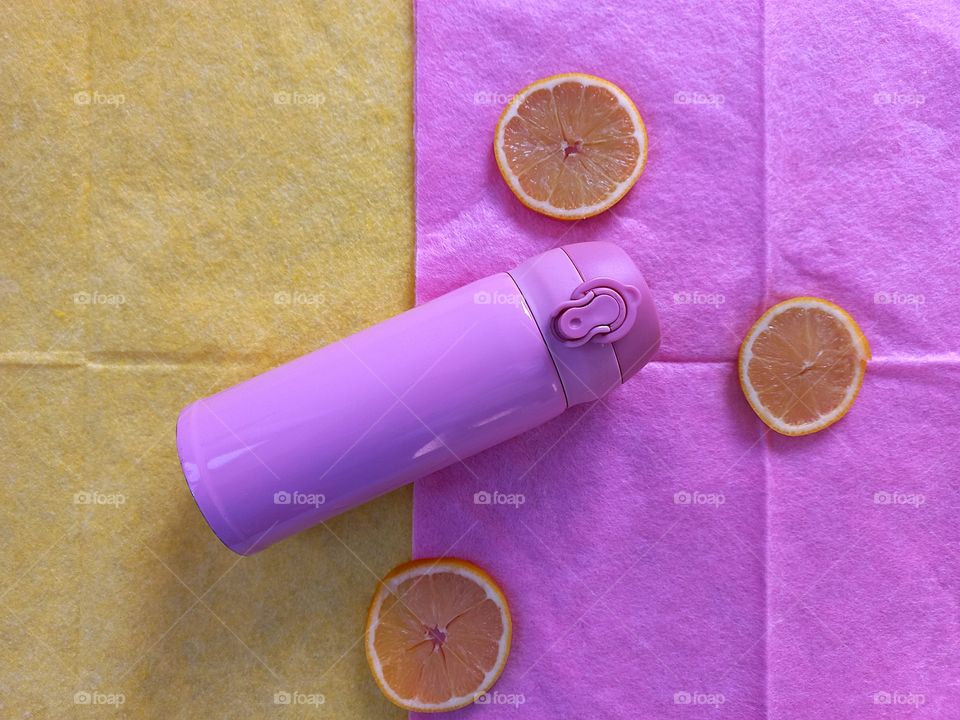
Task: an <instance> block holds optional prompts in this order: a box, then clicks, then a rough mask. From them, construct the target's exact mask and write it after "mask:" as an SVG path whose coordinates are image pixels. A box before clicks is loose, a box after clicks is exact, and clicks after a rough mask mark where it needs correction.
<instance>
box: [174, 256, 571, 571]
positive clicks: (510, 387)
mask: <svg viewBox="0 0 960 720" xmlns="http://www.w3.org/2000/svg"><path fill="white" fill-rule="evenodd" d="M566 405H567V403H566V399H565V396H564V390H563V387H562V386H561V381H560V378H559V376H558V373H557V369H556V366H555V363H554V361H553V359H552V357H551V354H550V352H549V350H548V349H547V347H546V345H545V343H544V340H543V337H542V335H541V331H540V330H539V329H538V326H537V322H536V320H535V319H534V318H533V316H532V314H531V310H530V308H529V307H528V305H527V303H526V302H525V300H524V298H523V296H522V295H521V294H520V291H519V290H518V288H517V285H516V283H515V282H514V280H513V279H512V278H511V277H510V275H508V274H507V273H500V274H497V275H492V276H490V277H487V278H484V279H482V280H478V281H476V282H474V283H471V284H469V285H466V286H464V287H462V288H459V289H457V290H455V291H453V292H451V293H448V294H447V295H444V296H442V297H439V298H437V299H435V300H433V301H431V302H429V303H426V304H424V305H421V306H419V307H416V308H413V309H412V310H409V311H407V312H405V313H403V314H401V315H398V316H396V317H393V318H391V319H389V320H386V321H384V322H382V323H380V324H378V325H375V326H373V327H371V328H368V329H366V330H363V331H361V332H359V333H357V334H355V335H352V336H350V337H348V338H345V339H343V340H341V341H339V342H335V343H333V344H331V345H328V346H326V347H324V348H321V349H320V350H317V351H315V352H312V353H310V354H309V355H306V356H304V357H301V358H299V359H297V360H294V361H293V362H290V363H287V364H286V365H283V366H280V367H278V368H275V369H273V370H270V371H268V372H266V373H264V374H262V375H259V376H257V377H255V378H252V379H250V380H248V381H246V382H244V383H241V384H240V385H237V386H235V387H233V388H230V389H228V390H225V391H223V392H221V393H218V394H217V395H214V396H212V397H209V398H205V399H203V400H199V401H197V402H195V403H193V404H192V405H190V406H188V407H187V408H185V409H184V411H183V412H182V413H181V416H180V419H179V422H178V426H177V446H178V450H179V453H180V459H181V465H182V467H183V470H184V474H185V476H186V478H187V482H188V484H189V486H190V489H191V491H192V492H193V494H194V497H195V498H196V500H197V503H198V505H199V506H200V509H201V511H202V512H203V514H204V517H205V518H206V519H207V521H208V523H209V524H210V526H211V527H212V529H213V530H214V532H216V534H217V535H218V536H219V537H220V539H221V540H222V541H223V542H224V543H225V544H226V545H227V546H228V547H230V548H231V549H233V550H235V551H236V552H239V553H243V554H252V553H253V552H257V551H259V550H262V549H263V548H265V547H267V546H269V545H271V544H272V543H274V542H277V541H278V540H281V539H283V538H285V537H288V536H290V535H292V534H294V533H296V532H299V531H300V530H303V529H305V528H307V527H310V526H312V525H315V524H317V523H319V522H322V521H324V520H326V519H328V518H330V517H332V516H334V515H337V514H339V513H341V512H343V511H345V510H347V509H349V508H352V507H354V506H356V505H359V504H361V503H363V502H366V501H368V500H371V499H372V498H374V497H376V496H378V495H381V494H383V493H386V492H388V491H390V490H393V489H394V488H397V487H399V486H401V485H403V484H405V483H408V482H410V481H412V480H414V479H416V478H418V477H422V476H424V475H427V474H430V473H432V472H435V471H437V470H440V469H441V468H444V467H446V466H448V465H450V464H452V463H455V462H458V461H459V460H460V459H463V458H467V457H469V456H470V455H473V454H475V453H477V452H480V451H481V450H484V449H486V448H488V447H491V446H493V445H495V444H497V443H499V442H502V441H503V440H506V439H508V438H510V437H513V436H515V435H518V434H520V433H522V432H524V431H526V430H528V429H530V428H532V427H535V426H537V425H540V424H541V423H544V422H546V421H548V420H550V419H551V418H553V417H555V416H556V415H559V414H560V413H561V412H562V411H563V410H564V409H565V408H566Z"/></svg>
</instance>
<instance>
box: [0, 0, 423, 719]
mask: <svg viewBox="0 0 960 720" xmlns="http://www.w3.org/2000/svg"><path fill="white" fill-rule="evenodd" d="M2 26H3V27H2V31H0V65H2V71H0V218H2V222H0V312H2V315H3V322H2V323H0V437H2V438H3V449H2V450H0V458H2V460H3V462H2V470H0V480H2V482H0V506H2V509H0V545H2V547H3V554H2V559H0V717H3V718H14V717H16V718H22V717H34V718H48V717H49V718H68V717H69V718H73V717H98V716H102V714H103V713H106V714H107V715H110V714H114V715H115V716H116V717H129V718H226V717H230V718H243V717H251V718H262V717H266V716H270V715H273V714H277V713H279V714H282V715H284V716H285V717H318V716H321V715H322V716H323V717H330V718H356V717H364V718H391V717H393V718H396V717H403V716H404V713H403V712H402V711H400V710H399V709H397V708H395V707H394V706H393V705H391V704H390V703H389V702H388V701H387V700H386V699H384V698H383V697H382V696H381V694H380V692H379V691H378V690H377V688H376V685H375V684H374V682H373V680H372V679H371V678H370V673H369V671H368V670H367V664H366V661H365V659H364V652H363V643H362V642H361V637H362V633H363V625H364V621H365V618H366V608H367V605H368V603H369V600H370V597H371V595H372V594H373V590H374V587H375V585H376V582H377V577H380V576H382V575H383V574H385V573H386V572H387V571H389V570H390V568H392V567H393V566H394V565H396V564H398V563H400V562H402V561H404V560H406V559H408V558H409V555H410V500H411V492H410V490H409V489H405V490H402V491H400V492H398V493H396V494H393V495H391V496H389V497H386V498H382V499H380V500H378V501H377V502H375V503H372V504H370V505H367V506H364V507H362V508H359V509H357V510H356V511H355V512H352V513H349V514H347V515H344V516H342V517H340V518H337V519H335V520H333V521H331V522H330V523H328V528H323V527H318V528H315V529H313V530H311V531H308V532H306V533H303V534H301V535H299V536H298V537H296V538H293V539H291V540H288V541H287V542H284V543H281V544H279V545H277V546H276V547H273V548H270V549H269V550H267V551H265V552H263V553H261V554H259V555H257V556H255V557H251V558H244V559H241V558H239V557H238V556H236V555H234V554H232V553H231V552H230V551H229V550H227V549H226V548H225V547H223V546H222V545H221V544H220V542H219V541H218V540H217V538H216V537H215V536H214V534H213V533H212V532H211V531H210V529H209V528H208V527H207V525H206V523H205V522H204V520H203V518H202V516H201V515H200V513H199V511H198V510H197V507H196V505H195V503H194V502H193V499H192V497H191V495H190V492H189V490H188V489H187V486H186V483H185V482H184V478H183V475H182V473H181V471H180V467H179V463H178V460H177V455H176V448H175V438H174V428H175V424H176V419H177V414H178V412H179V410H180V409H181V408H182V407H183V406H185V405H186V404H187V403H189V402H191V401H194V400H196V399H198V398H200V397H203V396H205V395H209V394H211V393H213V392H216V391H217V390H220V389H222V388H226V387H229V386H231V385H233V384H235V383H237V382H240V381H242V380H244V379H246V378H248V377H250V376H252V375H254V374H256V373H258V372H261V371H263V370H266V369H267V368H269V367H272V366H274V365H277V364H280V363H281V362H283V361H286V360H289V359H292V358H294V357H297V356H299V355H302V354H304V353H306V352H309V351H311V350H313V349H315V348H317V347H320V346H322V345H324V344H326V343H329V342H332V341H334V340H337V339H338V338H340V337H343V336H345V335H348V334H350V333H352V332H355V331H357V330H360V329H362V328H363V327H365V326H367V325H371V324H374V323H376V322H378V321H380V320H382V319H384V318H386V317H389V316H390V315H393V314H395V313H398V312H401V311H403V310H405V309H406V308H407V307H409V306H410V305H411V304H412V302H413V278H412V269H413V202H412V201H413V193H412V189H411V181H412V141H411V137H412V116H411V112H410V104H411V86H412V63H413V57H412V10H411V8H410V7H409V5H408V4H407V3H404V2H394V1H392V0H375V1H374V2H368V3H364V4H363V6H362V7H360V6H357V5H356V4H355V3H351V2H339V1H335V2H323V3H303V4H297V5H296V6H293V5H283V6H276V7H267V6H264V5H263V4H260V3H252V2H243V3H208V2H199V3H196V2H189V3H181V2H174V3H151V2H124V3H99V2H80V3H55V4H46V3H43V4H32V3H24V2H13V3H7V4H6V5H5V6H4V10H3V21H2ZM321 702H322V704H321Z"/></svg>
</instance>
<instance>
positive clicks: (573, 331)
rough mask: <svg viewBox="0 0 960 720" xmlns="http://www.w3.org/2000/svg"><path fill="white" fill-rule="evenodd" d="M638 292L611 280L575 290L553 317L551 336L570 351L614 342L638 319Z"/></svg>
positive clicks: (603, 279)
mask: <svg viewBox="0 0 960 720" xmlns="http://www.w3.org/2000/svg"><path fill="white" fill-rule="evenodd" d="M640 301H641V295H640V291H639V290H638V289H637V288H635V287H634V286H633V285H625V284H623V283H621V282H619V281H617V280H613V279H611V278H595V279H593V280H589V281H587V282H585V283H583V284H582V285H580V286H578V287H577V288H576V289H575V290H574V291H573V293H572V294H571V296H570V299H569V300H567V301H566V302H564V303H561V304H560V305H559V306H558V307H557V309H556V310H554V312H553V315H552V325H553V332H554V334H555V335H556V336H557V337H558V338H560V340H562V341H563V342H564V344H566V345H569V346H571V347H579V346H581V345H584V344H586V343H588V342H590V341H591V340H592V341H594V342H597V343H604V344H606V343H612V342H616V341H617V340H619V339H620V338H622V337H623V336H624V335H626V334H627V333H628V332H629V331H630V328H631V327H633V323H634V322H635V321H636V319H637V307H638V306H639V304H640Z"/></svg>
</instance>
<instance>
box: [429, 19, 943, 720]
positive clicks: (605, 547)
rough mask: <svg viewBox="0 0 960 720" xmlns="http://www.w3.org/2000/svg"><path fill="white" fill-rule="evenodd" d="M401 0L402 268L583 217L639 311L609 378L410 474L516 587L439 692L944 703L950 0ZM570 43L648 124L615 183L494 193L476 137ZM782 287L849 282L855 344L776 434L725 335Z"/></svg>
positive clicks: (852, 704)
mask: <svg viewBox="0 0 960 720" xmlns="http://www.w3.org/2000/svg"><path fill="white" fill-rule="evenodd" d="M416 13H417V20H416V30H417V81H416V99H415V103H416V133H417V134H416V157H417V171H416V179H417V187H416V193H417V216H418V217H417V228H418V236H417V248H418V257H417V276H418V299H419V300H420V301H425V300H429V299H430V298H432V297H435V296H437V295H439V294H442V293H444V292H446V291H448V290H451V289H453V288H454V287H457V286H459V285H461V284H463V283H464V282H467V281H469V280H472V279H475V278H478V277H482V276H484V275H487V274H489V273H492V272H496V271H499V270H504V269H507V268H510V267H512V266H513V265H515V264H517V263H518V262H519V261H520V260H522V259H524V258H526V257H528V256H530V255H534V254H536V253H539V252H542V251H544V250H547V249H549V248H552V247H555V246H557V245H559V244H566V243H573V242H579V241H584V240H593V239H604V240H609V241H612V242H615V243H618V244H620V245H622V246H623V247H624V248H625V249H626V250H627V251H628V252H629V253H630V254H631V255H632V256H633V257H634V259H635V260H636V261H637V263H638V264H639V266H640V267H641V268H642V269H643V271H644V273H645V274H646V276H647V279H648V281H649V283H650V285H651V287H652V289H653V292H654V296H655V298H656V300H657V302H658V307H659V311H660V313H661V320H662V324H663V331H664V340H663V347H662V350H661V352H660V354H659V355H658V357H657V359H656V360H655V361H654V362H653V363H651V364H650V365H649V366H647V367H646V368H645V369H644V370H643V371H641V373H640V374H639V375H638V376H637V377H636V378H635V379H633V380H632V381H631V382H630V383H629V384H627V385H626V386H624V387H623V388H620V389H618V390H616V391H614V392H613V393H612V394H611V395H609V396H608V397H607V398H606V399H605V400H603V401H601V402H598V403H595V404H593V405H588V406H581V407H578V408H576V409H574V410H571V411H569V412H568V413H566V414H564V415H563V416H561V417H560V418H558V419H557V420H555V421H554V422H552V423H550V424H549V425H547V426H544V427H541V428H539V429H537V430H534V431H532V432H530V433H527V434H525V435H523V436H522V437H519V438H516V439H515V440H513V441H511V442H509V443H506V444H505V445H503V446H500V447H497V448H494V449H492V450H490V451H488V452H486V453H484V454H482V455H480V456H477V457H474V458H470V459H468V460H467V461H466V462H465V463H464V464H462V465H458V466H456V467H453V468H451V469H449V470H447V471H445V472H443V473H440V474H438V475H436V476H433V477H430V478H427V479H425V480H423V481H421V482H420V483H418V484H417V486H416V489H415V496H414V498H415V499H414V553H415V555H416V556H420V557H426V556H436V555H453V556H460V557H465V558H468V559H470V560H473V561H474V562H476V563H478V564H480V565H481V566H483V567H485V568H487V569H489V570H490V572H491V573H492V574H493V575H494V576H495V577H497V578H498V579H499V580H500V582H501V583H502V584H503V587H504V590H505V592H506V593H507V596H508V597H509V598H510V600H511V605H512V609H513V614H514V622H515V627H514V645H513V652H512V654H511V657H510V660H509V663H508V665H507V669H506V671H505V672H504V674H503V676H502V677H501V679H500V680H499V682H498V683H497V685H496V688H495V692H493V693H491V694H490V695H488V696H487V697H485V698H483V700H484V701H485V702H482V703H481V704H478V705H474V706H472V707H470V708H467V709H465V710H463V711H460V713H461V714H462V715H463V716H477V717H488V716H489V717H511V718H515V717H525V718H544V719H546V718H550V719H551V720H553V719H554V718H595V717H596V718H619V717H624V718H635V717H657V718H670V717H678V718H697V717H710V718H712V717H717V712H718V711H723V712H724V713H726V714H727V715H728V716H730V717H736V718H746V719H750V718H778V719H780V718H783V719H793V718H822V717H856V718H858V719H869V718H874V717H895V716H897V715H898V714H902V713H910V712H912V711H918V712H919V711H920V710H922V711H923V712H924V713H925V716H926V717H937V718H950V717H960V687H958V685H957V678H958V677H960V616H958V605H960V601H958V597H960V570H958V565H957V562H956V558H957V550H958V547H960V521H958V519H957V511H958V509H960V485H958V482H957V480H958V477H960V448H958V440H960V438H958V431H960V418H958V411H957V409H956V408H957V398H958V397H960V355H958V347H960V300H958V299H957V290H958V288H960V283H958V275H960V273H958V270H957V258H958V251H960V241H958V237H960V209H958V208H960V191H958V178H960V159H958V158H960V153H958V144H960V85H958V77H960V11H958V10H957V9H956V7H951V3H948V2H942V3H935V2H919V0H918V1H916V2H908V0H884V1H883V2H878V1H877V0H860V1H859V2H837V1H836V0H832V1H831V2H827V1H826V0H816V1H807V2H792V3H790V2H786V1H781V2H768V3H766V5H754V6H746V5H744V4H743V3H741V2H734V1H733V0H716V1H714V2H703V3H677V2H675V0H659V1H655V2H643V3H632V4H629V5H627V4H621V3H617V4H615V5H614V4H611V6H610V7H599V6H596V5H590V4H583V3H574V2H570V1H567V0H542V1H539V2H537V3H511V2H505V1H501V2H480V3H478V2H450V1H449V0H418V2H417V5H416ZM565 71H584V72H590V73H593V74H597V75H600V76H602V77H605V78H608V79H609V80H611V81H613V82H615V83H617V84H618V85H620V86H621V87H622V88H624V89H625V90H626V91H627V92H628V93H629V94H630V95H631V97H632V98H633V100H634V101H635V102H636V104H637V106H638V107H639V109H640V112H641V113H642V115H643V117H644V119H645V121H646V123H647V130H648V133H649V136H650V156H649V163H648V165H647V169H646V170H645V172H644V174H643V176H642V177H641V178H640V181H639V182H638V183H637V185H636V186H635V187H634V189H633V190H632V191H631V192H630V194H629V195H628V196H627V197H626V198H625V199H624V200H623V201H622V202H621V203H620V204H618V205H617V206H616V207H614V208H613V209H612V210H610V211H608V212H606V213H604V214H603V215H601V216H599V217H596V218H593V219H589V220H585V221H582V222H578V223H564V222H561V221H556V220H551V219H549V218H546V217H542V216H540V215H538V214H536V213H534V212H532V211H530V210H527V209H526V208H524V207H523V206H522V205H520V203H519V202H518V201H517V200H516V199H514V197H513V195H512V194H511V193H510V191H509V189H508V188H507V187H506V185H505V184H504V182H503V181H502V179H501V178H500V175H499V172H498V170H497V168H496V163H495V161H494V158H493V154H492V150H491V143H492V137H493V132H494V126H495V124H496V120H497V117H498V116H499V113H500V111H501V109H502V107H503V105H504V103H505V102H506V101H507V96H509V95H510V93H512V92H515V91H516V90H518V89H520V88H521V87H523V86H524V85H526V84H527V83H529V82H531V81H533V80H536V79H538V78H540V77H544V76H547V75H551V74H555V73H558V72H565ZM799 294H812V295H819V296H823V297H827V298H829V299H832V300H834V301H836V302H838V303H840V304H841V305H843V306H844V307H845V308H847V309H848V310H849V311H850V312H851V313H852V314H853V315H854V317H855V318H857V319H858V321H859V322H860V323H861V326H862V327H863V329H864V331H865V332H866V334H867V336H868V338H869V339H870V341H871V343H872V346H873V351H874V356H875V359H874V361H873V362H872V363H871V365H870V367H869V369H868V372H867V378H866V382H865V384H864V387H863V390H862V392H861V395H860V397H859V399H858V400H857V403H856V405H855V406H854V408H853V410H852V411H851V413H850V414H849V415H848V416H847V417H846V418H845V419H844V420H842V421H841V422H840V423H839V424H837V425H836V426H834V427H833V428H831V429H828V430H827V431H824V432H822V433H820V434H818V435H814V436H810V437H806V438H783V437H780V436H778V435H776V434H775V433H772V432H768V431H767V430H766V428H765V426H763V425H762V423H760V421H759V420H757V419H756V417H755V416H754V415H753V413H752V411H751V410H750V409H749V407H748V406H747V404H746V402H745V401H744V399H743V397H742V395H741V392H740V389H739V386H738V382H737V377H736V365H735V358H736V352H737V346H738V344H739V342H740V340H741V338H742V337H743V335H744V333H745V332H746V330H747V328H748V327H749V326H750V325H751V324H752V323H753V321H754V320H755V319H756V317H757V316H758V315H759V314H760V313H761V312H762V310H763V309H764V308H765V307H767V306H769V305H770V304H772V303H773V302H775V301H777V300H779V299H783V298H786V297H790V296H793V295H799ZM483 491H486V492H500V493H503V494H505V495H508V496H509V495H513V496H515V500H516V502H514V503H512V504H503V505H490V504H476V503H474V494H475V493H478V492H483ZM520 499H522V503H521V502H519V500H520ZM518 711H519V712H520V713H522V714H518ZM918 717H919V715H918Z"/></svg>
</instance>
